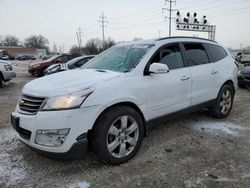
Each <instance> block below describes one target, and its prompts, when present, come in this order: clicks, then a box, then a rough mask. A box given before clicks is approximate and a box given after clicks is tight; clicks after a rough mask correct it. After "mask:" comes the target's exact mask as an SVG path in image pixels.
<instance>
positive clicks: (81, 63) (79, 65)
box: [76, 58, 89, 67]
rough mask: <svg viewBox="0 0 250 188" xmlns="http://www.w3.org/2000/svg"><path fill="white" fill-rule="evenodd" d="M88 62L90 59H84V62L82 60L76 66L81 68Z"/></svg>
mask: <svg viewBox="0 0 250 188" xmlns="http://www.w3.org/2000/svg"><path fill="white" fill-rule="evenodd" d="M88 60H89V59H88V58H85V59H82V60H80V61H78V62H77V63H76V66H77V67H81V66H82V65H84V64H85V63H87V62H88Z"/></svg>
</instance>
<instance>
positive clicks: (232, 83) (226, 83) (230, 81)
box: [221, 79, 236, 93]
mask: <svg viewBox="0 0 250 188" xmlns="http://www.w3.org/2000/svg"><path fill="white" fill-rule="evenodd" d="M224 85H229V86H232V88H233V92H234V93H235V90H236V88H235V85H234V82H233V80H231V79H229V80H227V81H225V82H224V83H223V84H222V86H224ZM222 86H221V87H222Z"/></svg>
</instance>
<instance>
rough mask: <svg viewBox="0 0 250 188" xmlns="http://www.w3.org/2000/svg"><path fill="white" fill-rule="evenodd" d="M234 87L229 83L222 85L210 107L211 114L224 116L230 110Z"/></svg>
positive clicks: (219, 116) (218, 116) (217, 116)
mask: <svg viewBox="0 0 250 188" xmlns="http://www.w3.org/2000/svg"><path fill="white" fill-rule="evenodd" d="M233 99H234V89H233V87H232V86H231V85H224V86H222V88H221V89H220V91H219V94H218V96H217V99H216V101H215V103H214V105H213V106H212V108H211V114H212V116H214V117H216V118H225V117H227V116H228V115H229V113H230V112H231V110H232V106H233Z"/></svg>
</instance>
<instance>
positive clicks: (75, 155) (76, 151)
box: [28, 139, 88, 160]
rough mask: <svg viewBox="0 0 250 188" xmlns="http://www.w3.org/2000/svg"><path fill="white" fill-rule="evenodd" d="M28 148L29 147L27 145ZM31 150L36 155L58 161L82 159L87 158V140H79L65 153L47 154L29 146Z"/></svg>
mask: <svg viewBox="0 0 250 188" xmlns="http://www.w3.org/2000/svg"><path fill="white" fill-rule="evenodd" d="M28 146H29V145H28ZM29 147H30V148H31V149H32V150H34V151H36V152H37V153H39V154H41V155H43V156H45V157H48V158H50V159H59V160H72V159H82V158H84V157H86V156H87V152H88V140H87V139H84V140H79V141H77V142H76V143H74V144H73V146H72V147H71V148H70V150H69V151H67V152H65V153H53V152H47V151H44V150H39V149H37V148H34V147H31V146H29Z"/></svg>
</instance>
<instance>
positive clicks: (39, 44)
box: [2, 34, 116, 55]
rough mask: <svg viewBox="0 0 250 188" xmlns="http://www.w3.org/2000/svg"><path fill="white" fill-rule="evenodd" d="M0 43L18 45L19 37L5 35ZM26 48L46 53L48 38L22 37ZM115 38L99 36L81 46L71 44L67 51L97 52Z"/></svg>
mask: <svg viewBox="0 0 250 188" xmlns="http://www.w3.org/2000/svg"><path fill="white" fill-rule="evenodd" d="M2 43H3V44H4V45H6V46H18V45H19V44H20V39H19V38H18V37H16V36H13V35H7V36H5V37H4V39H3V40H2ZM23 44H24V45H23V46H25V47H27V48H38V49H46V50H47V52H48V53H50V50H49V40H48V39H47V38H46V37H44V36H43V35H41V34H39V35H31V36H29V37H28V38H26V39H24V43H23ZM115 44H116V42H115V40H113V39H111V38H108V39H106V40H105V41H102V40H101V39H99V38H92V39H89V40H88V41H87V42H86V44H85V45H84V46H82V47H79V46H77V45H73V46H72V47H71V48H70V50H69V52H70V53H80V54H86V55H90V54H99V53H100V52H102V51H104V50H106V49H108V48H110V47H111V46H113V45H115ZM54 53H55V52H54Z"/></svg>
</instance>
